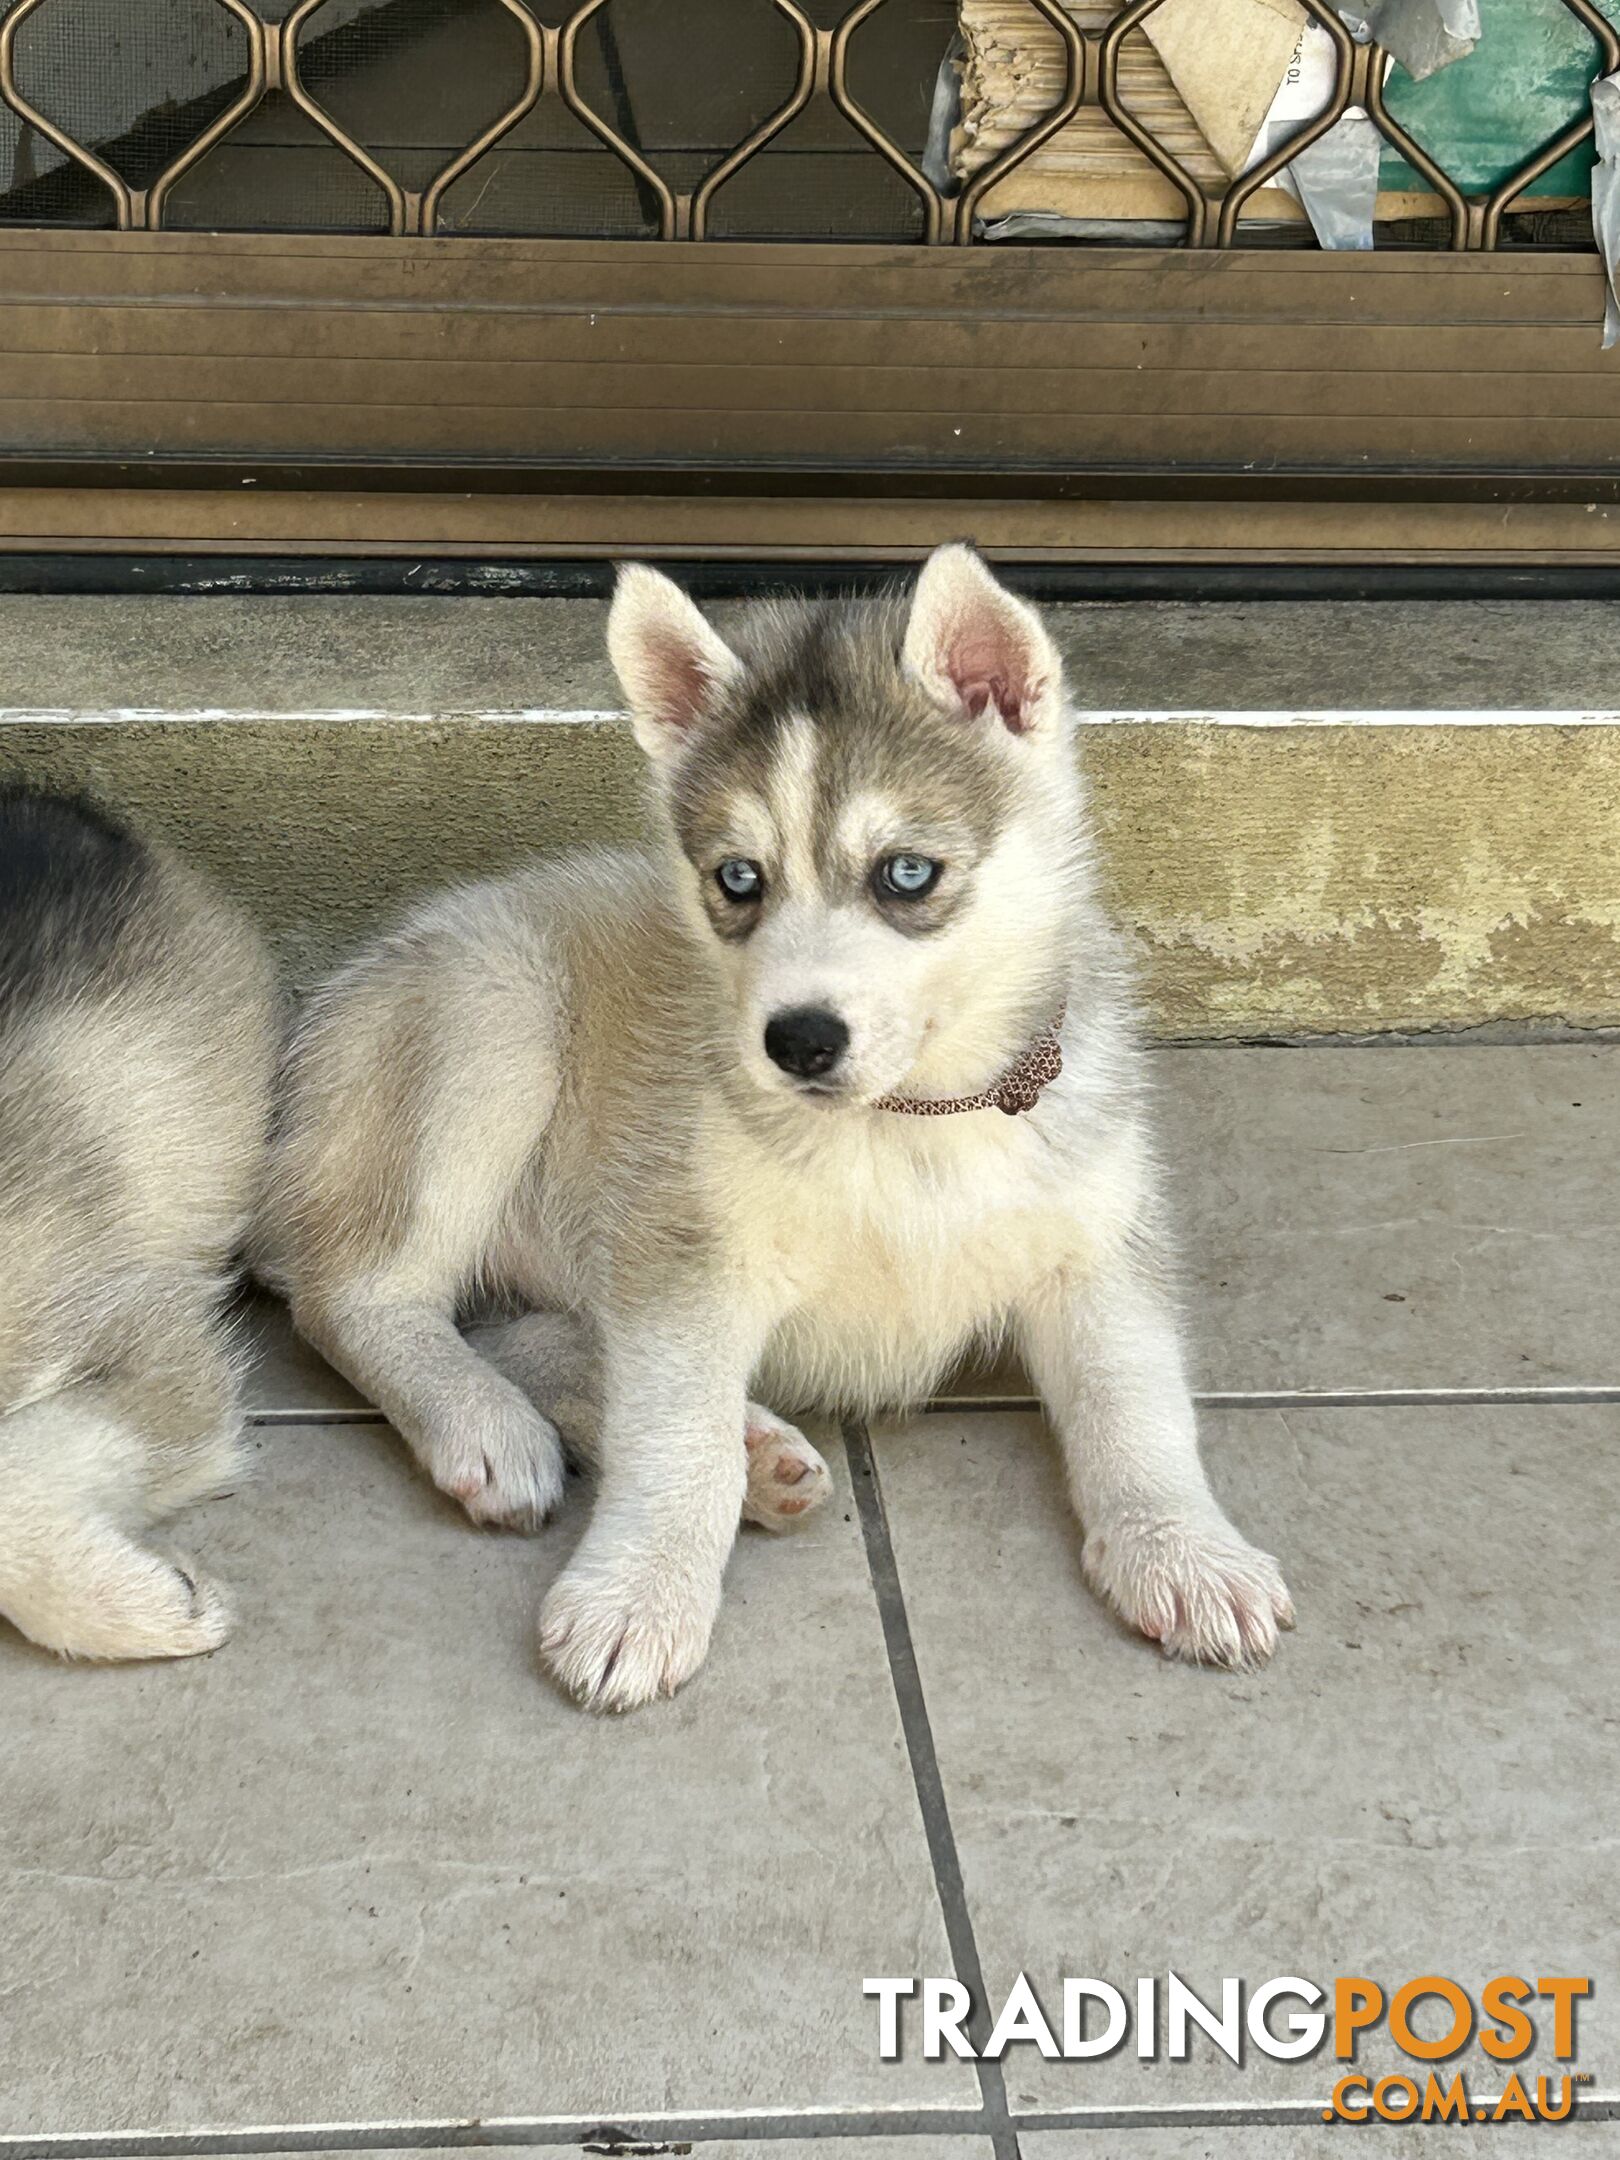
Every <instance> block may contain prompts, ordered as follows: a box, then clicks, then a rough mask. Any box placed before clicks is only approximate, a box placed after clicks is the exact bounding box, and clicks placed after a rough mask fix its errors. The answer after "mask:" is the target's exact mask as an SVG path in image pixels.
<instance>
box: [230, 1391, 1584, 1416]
mask: <svg viewBox="0 0 1620 2160" xmlns="http://www.w3.org/2000/svg"><path fill="white" fill-rule="evenodd" d="M1193 1401H1194V1403H1195V1404H1196V1406H1197V1407H1198V1408H1199V1409H1200V1410H1208V1411H1212V1412H1219V1411H1223V1410H1400V1409H1417V1410H1427V1409H1437V1410H1441V1409H1446V1408H1448V1407H1451V1408H1456V1409H1465V1410H1473V1409H1484V1410H1489V1409H1497V1408H1505V1409H1535V1408H1537V1407H1541V1408H1545V1409H1558V1408H1560V1407H1574V1408H1580V1407H1582V1406H1586V1405H1602V1404H1605V1403H1620V1382H1612V1381H1595V1382H1593V1383H1592V1384H1591V1385H1590V1386H1568V1387H1566V1386H1564V1385H1562V1384H1560V1383H1558V1382H1552V1383H1550V1384H1549V1385H1548V1386H1546V1387H1520V1388H1514V1387H1494V1388H1493V1387H1481V1388H1469V1387H1432V1388H1423V1387H1412V1388H1399V1387H1391V1388H1205V1389H1202V1390H1196V1391H1195V1392H1194V1395H1193ZM920 1408H921V1409H922V1410H923V1412H924V1413H926V1414H927V1415H929V1416H933V1417H938V1416H944V1415H947V1414H948V1413H950V1412H952V1411H955V1412H957V1413H959V1414H962V1413H972V1414H974V1415H977V1414H979V1413H981V1412H988V1411H1003V1410H1016V1411H1026V1412H1033V1411H1038V1410H1039V1409H1040V1403H1039V1401H1038V1400H1037V1398H1036V1397H1035V1396H1033V1395H1018V1394H1001V1395H989V1394H986V1395H935V1396H932V1397H931V1398H930V1399H929V1400H928V1401H927V1402H925V1403H923V1404H921V1405H920ZM387 1422H388V1420H387V1418H386V1417H385V1416H384V1415H383V1413H382V1412H381V1411H380V1410H374V1409H372V1408H370V1407H369V1406H368V1405H367V1404H365V1403H353V1404H343V1403H326V1404H310V1405H309V1406H307V1407H306V1408H302V1409H300V1408H289V1409H283V1410H277V1409H270V1408H268V1407H266V1408H262V1409H257V1410H248V1411H246V1412H245V1413H244V1415H243V1423H244V1424H245V1425H255V1426H275V1425H386V1424H387Z"/></svg>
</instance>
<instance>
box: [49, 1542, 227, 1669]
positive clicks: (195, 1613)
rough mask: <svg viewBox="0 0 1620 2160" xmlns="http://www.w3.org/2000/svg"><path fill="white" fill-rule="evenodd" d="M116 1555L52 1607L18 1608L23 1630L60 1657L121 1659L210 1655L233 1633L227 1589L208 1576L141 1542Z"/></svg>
mask: <svg viewBox="0 0 1620 2160" xmlns="http://www.w3.org/2000/svg"><path fill="white" fill-rule="evenodd" d="M109 1561H110V1564H109V1565H107V1566H106V1567H105V1568H103V1569H99V1570H98V1571H97V1573H96V1575H95V1576H93V1577H92V1578H91V1580H90V1581H89V1582H88V1583H80V1584H77V1585H75V1589H74V1594H73V1597H72V1599H71V1601H70V1602H69V1601H66V1600H64V1602H63V1604H62V1605H61V1606H58V1607H57V1608H56V1609H54V1610H52V1611H51V1612H50V1613H49V1614H48V1615H47V1614H44V1613H41V1614H39V1615H37V1616H28V1615H23V1614H19V1615H17V1616H16V1617H17V1619H18V1622H19V1625H21V1626H22V1627H23V1629H24V1632H25V1633H27V1634H30V1635H32V1636H33V1637H34V1640H35V1641H36V1642H39V1643H42V1644H43V1645H44V1646H45V1648H46V1649H48V1650H54V1651H56V1653H57V1654H58V1656H60V1657H66V1658H94V1659H98V1660H102V1661H108V1662H111V1661H117V1662H119V1663H123V1662H126V1661H130V1660H133V1659H138V1658H189V1657H206V1656H207V1654H208V1652H209V1651H210V1650H217V1649H218V1648H219V1646H220V1644H221V1643H222V1642H224V1641H225V1639H226V1637H227V1636H228V1635H229V1634H230V1632H231V1609H230V1606H229V1605H228V1604H227V1603H226V1600H225V1593H224V1592H223V1591H222V1590H221V1589H220V1588H219V1586H218V1584H217V1583H213V1582H210V1581H209V1579H208V1578H207V1576H205V1575H197V1574H192V1573H188V1571H187V1570H186V1569H185V1568H182V1567H174V1566H171V1564H170V1563H169V1562H168V1561H167V1560H160V1559H159V1558H158V1557H157V1555H156V1554H155V1553H146V1552H140V1551H138V1550H136V1549H134V1548H130V1549H128V1550H120V1549H115V1550H114V1551H113V1552H112V1553H111V1554H110V1555H109ZM53 1603H54V1601H53Z"/></svg>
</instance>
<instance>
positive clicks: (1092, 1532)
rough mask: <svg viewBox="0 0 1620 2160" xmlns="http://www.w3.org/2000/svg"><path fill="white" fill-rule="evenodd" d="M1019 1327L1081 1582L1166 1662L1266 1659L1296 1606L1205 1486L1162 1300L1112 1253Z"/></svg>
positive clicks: (1059, 1285) (1031, 1309) (1031, 1310)
mask: <svg viewBox="0 0 1620 2160" xmlns="http://www.w3.org/2000/svg"><path fill="white" fill-rule="evenodd" d="M1016 1322H1017V1332H1018V1340H1019V1344H1020V1347H1021V1349H1022V1350H1023V1353H1024V1358H1025V1361H1026V1363H1027V1364H1028V1366H1029V1370H1030V1375H1031V1377H1032V1378H1033V1380H1034V1382H1035V1384H1036V1387H1037V1388H1038V1389H1039V1391H1040V1395H1041V1399H1042V1401H1043V1402H1044V1403H1045V1405H1046V1410H1047V1414H1048V1416H1049V1418H1050V1419H1051V1422H1052V1424H1053V1425H1054V1427H1055V1428H1056V1431H1057V1436H1058V1441H1059V1444H1060V1445H1061V1447H1062V1450H1063V1459H1064V1463H1065V1466H1066V1468H1067V1471H1068V1477H1069V1490H1070V1493H1071V1495H1072V1496H1073V1499H1074V1505H1075V1510H1076V1512H1077V1514H1078V1515H1079V1517H1080V1522H1081V1526H1082V1528H1083V1530H1084V1533H1085V1544H1084V1548H1083V1551H1082V1555H1081V1564H1082V1566H1083V1567H1084V1569H1085V1574H1086V1580H1087V1581H1088V1582H1089V1583H1090V1584H1091V1586H1092V1588H1093V1589H1094V1590H1095V1591H1096V1592H1097V1593H1098V1594H1099V1596H1101V1597H1103V1598H1105V1599H1106V1600H1107V1601H1108V1603H1109V1604H1110V1605H1112V1606H1113V1607H1114V1608H1115V1609H1116V1611H1118V1612H1119V1613H1121V1614H1122V1615H1123V1616H1124V1617H1125V1619H1127V1620H1128V1621H1129V1622H1130V1623H1131V1625H1132V1626H1133V1627H1135V1628H1139V1629H1140V1630H1141V1632H1142V1633H1143V1634H1144V1635H1146V1636H1148V1637H1150V1638H1151V1639H1152V1640H1153V1641H1155V1642H1158V1643H1160V1644H1162V1645H1163V1647H1164V1650H1165V1652H1166V1654H1167V1655H1169V1656H1173V1657H1183V1658H1189V1659H1191V1660H1192V1661H1193V1662H1194V1663H1197V1664H1212V1665H1258V1664H1262V1663H1264V1661H1265V1660H1266V1659H1267V1658H1268V1657H1270V1655H1271V1653H1272V1651H1273V1650H1275V1649H1276V1647H1277V1630H1278V1628H1279V1627H1285V1628H1286V1627H1291V1626H1292V1625H1293V1620H1294V1610H1293V1606H1292V1604H1291V1603H1290V1602H1289V1597H1288V1591H1287V1588H1286V1586H1285V1585H1284V1582H1283V1579H1282V1573H1281V1570H1280V1569H1279V1568H1278V1566H1277V1563H1276V1561H1275V1560H1273V1559H1272V1557H1271V1556H1270V1554H1269V1553H1263V1552H1259V1551H1257V1550H1256V1549H1255V1547H1254V1546H1252V1545H1250V1544H1249V1543H1248V1542H1247V1541H1246V1540H1245V1539H1244V1538H1242V1537H1241V1536H1240V1535H1239V1534H1238V1532H1237V1531H1236V1530H1235V1529H1234V1528H1233V1527H1232V1525H1231V1523H1230V1522H1228V1521H1227V1519H1226V1516H1225V1515H1224V1514H1223V1513H1222V1511H1221V1508H1220V1504H1219V1502H1218V1501H1217V1500H1216V1498H1215V1495H1214V1494H1213V1493H1212V1492H1211V1491H1210V1489H1209V1481H1208V1479H1207V1478H1206V1477H1205V1475H1204V1466H1203V1464H1202V1463H1201V1462H1200V1461H1199V1459H1198V1435H1197V1430H1196V1427H1195V1423H1194V1417H1193V1406H1192V1397H1191V1395H1190V1393H1189V1392H1188V1388H1187V1380H1186V1375H1185V1372H1184V1370H1183V1367H1182V1358H1181V1343H1180V1338H1179V1333H1178V1330H1177V1326H1176V1317H1175V1313H1174V1310H1173V1308H1172V1306H1171V1303H1170V1300H1169V1298H1168V1297H1167V1296H1166V1294H1165V1292H1164V1291H1163V1290H1162V1289H1161V1288H1160V1287H1159V1286H1158V1285H1157V1284H1156V1283H1155V1282H1154V1281H1153V1280H1152V1279H1151V1277H1150V1276H1149V1275H1148V1274H1147V1273H1146V1271H1145V1270H1144V1269H1143V1267H1142V1266H1141V1264H1140V1263H1137V1262H1133V1261H1132V1260H1129V1259H1127V1258H1125V1257H1124V1256H1118V1257H1114V1258H1111V1259H1105V1260H1101V1261H1099V1262H1098V1263H1096V1266H1095V1268H1094V1269H1093V1271H1092V1272H1090V1273H1089V1274H1086V1275H1084V1276H1082V1275H1081V1274H1079V1273H1078V1272H1074V1273H1068V1272H1066V1273H1064V1274H1061V1275H1059V1276H1057V1277H1055V1278H1054V1279H1053V1280H1052V1281H1051V1282H1049V1283H1048V1284H1046V1285H1045V1286H1044V1288H1043V1289H1042V1290H1041V1292H1040V1293H1039V1294H1038V1295H1037V1296H1035V1297H1034V1298H1033V1299H1032V1300H1031V1301H1030V1302H1029V1303H1028V1304H1027V1305H1026V1306H1025V1307H1024V1308H1022V1309H1021V1310H1020V1311H1019V1313H1018V1314H1017V1316H1016Z"/></svg>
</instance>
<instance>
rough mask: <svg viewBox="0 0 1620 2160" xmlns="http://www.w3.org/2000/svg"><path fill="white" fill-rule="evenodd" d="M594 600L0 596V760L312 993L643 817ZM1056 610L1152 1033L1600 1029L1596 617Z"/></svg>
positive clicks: (1254, 606) (1603, 750) (1611, 675)
mask: <svg viewBox="0 0 1620 2160" xmlns="http://www.w3.org/2000/svg"><path fill="white" fill-rule="evenodd" d="M604 612H605V610H604V607H603V604H602V603H601V602H598V601H590V600H535V599H512V600H469V599H438V598H422V599H414V598H412V599H399V598H365V599H362V598H347V597H339V598H291V597H274V596H258V597H243V596H232V597H214V598H208V599H195V598H190V599H174V598H159V597H155V596H140V597H131V598H117V599H109V598H77V599H72V598H19V597H8V598H0V667H3V669H4V682H5V685H6V689H5V700H6V702H5V705H4V708H3V709H0V770H3V771H6V772H11V773H15V772H26V773H28V774H30V775H32V776H34V777H37V778H41V779H45V780H49V781H52V782H73V783H77V784H85V785H89V786H90V787H92V788H94V789H95V790H96V791H97V792H98V793H99V794H101V795H102V796H103V797H104V798H105V799H107V800H108V801H109V802H111V803H113V804H115V805H120V806H124V807H126V808H128V809H129V810H130V812H131V813H132V814H134V815H135V816H137V817H138V818H140V819H141V820H142V821H143V822H144V823H146V824H147V825H149V826H150V827H151V828H152V829H154V830H156V831H159V832H163V833H166V834H168V835H169V836H170V837H171V838H173V839H174V840H176V841H177V842H178V843H179V844H180V845H181V846H183V847H185V848H186V849H187V850H188V852H190V853H191V854H193V855H194V856H195V857H196V858H198V859H199V860H201V861H204V862H206V863H208V864H210V865H211V866H212V867H213V868H214V869H215V870H216V871H217V873H218V874H219V875H220V876H221V877H222V878H223V879H224V880H225V881H226V882H227V883H228V884H229V885H230V886H232V887H233V888H234V889H235V890H237V891H238V892H239V893H241V894H242V896H243V897H244V898H245V899H246V900H247V901H248V902H249V903H250V904H251V905H252V906H253V908H254V909H255V911H256V913H257V914H258V915H259V917H260V919H261V920H262V921H263V922H264V924H265V925H266V927H267V928H268V930H269V931H270V932H271V934H272V935H273V937H274V938H275V940H276V943H277V945H278V948H279V950H280V951H281V953H282V956H283V958H284V960H285V962H286V965H287V967H288V970H289V972H290V974H291V976H292V978H293V979H294V980H295V981H296V982H298V983H300V984H303V983H307V982H308V981H309V980H310V979H311V978H312V977H313V976H315V975H316V974H317V973H318V972H319V971H320V970H322V969H323V968H325V967H326V966H327V965H328V964H329V963H330V962H331V960H332V959H333V958H334V957H335V956H336V955H337V954H339V953H341V952H342V951H343V950H345V949H346V948H347V947H348V946H350V945H351V944H352V943H353V942H354V940H355V939H356V938H358V937H360V936H361V935H363V934H364V933H365V932H366V931H367V930H368V929H370V928H372V927H373V926H374V925H376V924H377V923H378V922H380V921H381V920H383V919H384V918H385V917H386V916H387V915H388V914H389V913H390V911H392V910H393V909H395V908H396V907H397V906H398V905H399V903H400V901H401V900H402V899H404V898H405V897H406V896H408V895H409V894H412V893H414V892H417V891H420V890H421V889H423V888H424V887H426V886H430V885H434V884H439V883H443V882H444V881H446V880H448V879H452V878H460V877H467V876H474V875H482V874H485V873H487V872H489V871H492V870H498V869H501V868H503V867H506V866H509V865H510V864H512V863H513V862H515V861H517V860H518V859H519V858H520V857H521V856H522V855H523V854H525V853H526V852H527V851H529V850H531V849H536V848H538V849H543V850H552V849H557V848H562V847H568V846H574V845H578V844H581V843H588V842H591V841H598V840H623V839H627V838H631V837H633V836H634V835H635V834H637V833H638V832H639V831H640V830H641V829H642V790H641V772H640V760H639V756H638V753H637V752H636V750H635V747H634V745H633V743H632V742H631V740H630V738H629V735H628V732H627V730H625V729H624V728H623V727H622V725H621V724H619V722H618V720H617V718H616V708H617V705H618V693H617V689H616V686H615V684H614V682H613V680H612V677H611V674H610V673H609V671H608V668H607V665H606V660H605V657H604V653H603V641H602V628H603V618H604ZM716 613H717V614H718V615H719V616H720V617H721V618H722V619H723V618H724V616H725V614H726V613H727V609H726V608H725V607H723V606H722V607H720V608H718V609H717V610H716ZM1049 615H1050V619H1051V622H1052V625H1053V629H1054V631H1055V634H1056V636H1057V638H1058V640H1059V642H1060V644H1061V645H1062V647H1063V649H1064V652H1065V654H1066V657H1067V660H1068V664H1069V668H1070V677H1071V683H1072V687H1073V691H1074V696H1075V701H1076V703H1077V705H1078V706H1079V707H1080V708H1081V710H1082V712H1083V713H1084V714H1085V716H1086V720H1087V725H1086V727H1085V730H1084V735H1083V750H1082V754H1083V756H1084V758H1085V762H1086V765H1087V768H1088V770H1089V772H1090V775H1091V779H1092V785H1093V793H1094V798H1095V804H1096V813H1097V820H1098V825H1099V830H1100V836H1101V841H1102V848H1103V859H1104V865H1105V874H1106V877H1107V880H1108V885H1109V890H1110V895H1111V898H1112V902H1113V905H1114V907H1115V909H1116V911H1117V913H1118V915H1119V918H1120V919H1121V921H1122V922H1123V923H1124V924H1125V925H1126V926H1127V928H1128V929H1129V931H1130V932H1131V934H1132V936H1133V938H1134V940H1135V942H1136V945H1137V948H1138V951H1139V953H1140V955H1141V960H1142V966H1143V975H1144V983H1145V988H1146V993H1147V997H1148V1003H1149V1010H1150V1015H1151V1019H1152V1024H1153V1026H1154V1028H1155V1031H1156V1032H1157V1033H1158V1034H1159V1035H1160V1036H1161V1037H1163V1038H1166V1039H1171V1040H1200V1039H1212V1038H1214V1039H1219V1038H1223V1037H1236V1038H1253V1037H1256V1036H1285V1037H1287V1036H1296V1035H1310V1034H1320V1033H1335V1034H1352V1035H1355V1034H1363V1033H1377V1032H1380V1031H1413V1030H1425V1029H1450V1028H1466V1027H1478V1026H1481V1025H1486V1024H1491V1023H1507V1024H1511V1025H1514V1026H1530V1027H1541V1028H1559V1027H1566V1026H1574V1027H1593V1026H1603V1025H1609V1024H1613V1023H1615V1022H1617V1021H1620V951H1617V936H1620V896H1617V894H1616V891H1615V888H1614V884H1613V880H1612V877H1611V875H1610V870H1609V863H1610V857H1611V850H1612V847H1613V844H1614V835H1615V833H1616V832H1617V831H1620V734H1617V729H1620V696H1617V693H1616V689H1615V685H1616V684H1617V683H1620V613H1617V612H1616V611H1615V610H1614V609H1613V608H1611V607H1609V606H1608V605H1606V604H1603V603H1585V602H1558V603H1545V602H1544V603H1516V602H1489V603H1483V602H1482V603H1456V602H1450V603H1445V602H1441V603H1354V604H1352V603H1312V602H1285V603H1269V604H1258V603H1211V604H1203V605H1178V604H1167V603H1138V604H1134V605H1128V604H1092V605H1076V606H1063V607H1055V608H1052V609H1051V610H1049Z"/></svg>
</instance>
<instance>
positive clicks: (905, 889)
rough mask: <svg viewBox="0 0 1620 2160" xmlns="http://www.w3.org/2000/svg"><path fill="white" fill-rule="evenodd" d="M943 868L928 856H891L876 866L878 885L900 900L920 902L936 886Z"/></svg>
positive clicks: (942, 865) (941, 864)
mask: <svg viewBox="0 0 1620 2160" xmlns="http://www.w3.org/2000/svg"><path fill="white" fill-rule="evenodd" d="M943 868H944V864H943V863H937V862H935V861H934V860H933V859H932V857H931V856H928V855H891V856H889V857H888V859H887V861H885V862H881V863H879V864H878V883H879V884H880V885H881V886H882V888H883V890H884V891H885V892H888V893H893V894H895V895H896V897H897V898H899V899H901V900H920V899H921V898H922V896H923V894H924V893H925V892H931V891H932V890H933V888H934V886H935V885H937V884H938V882H939V873H940V871H941V870H942V869H943Z"/></svg>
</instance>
